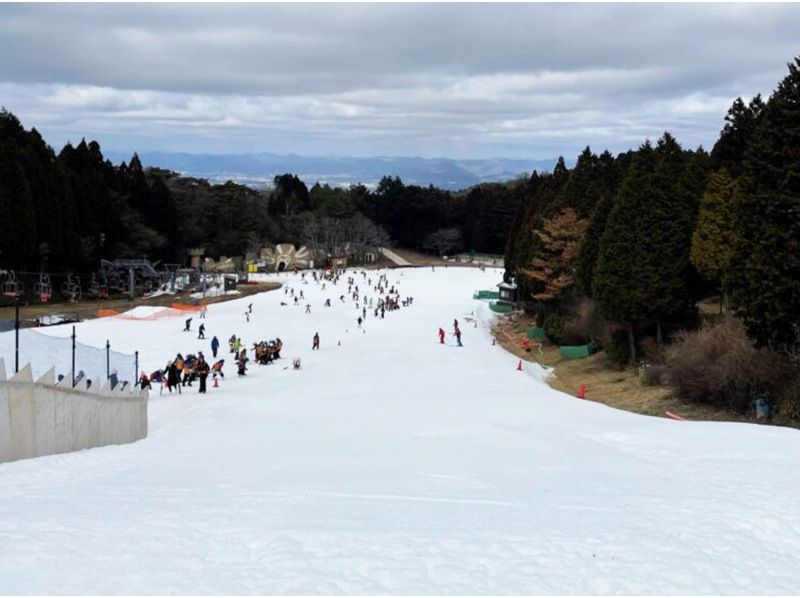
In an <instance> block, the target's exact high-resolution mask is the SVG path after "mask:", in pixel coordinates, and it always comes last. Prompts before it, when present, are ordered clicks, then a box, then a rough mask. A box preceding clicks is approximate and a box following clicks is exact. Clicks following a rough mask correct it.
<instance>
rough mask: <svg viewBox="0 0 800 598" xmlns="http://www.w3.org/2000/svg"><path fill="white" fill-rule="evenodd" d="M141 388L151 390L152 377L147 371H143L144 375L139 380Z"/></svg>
mask: <svg viewBox="0 0 800 598" xmlns="http://www.w3.org/2000/svg"><path fill="white" fill-rule="evenodd" d="M139 388H148V389H149V388H150V377H149V376H148V375H147V372H145V371H142V375H141V377H140V378H139Z"/></svg>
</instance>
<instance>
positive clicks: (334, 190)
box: [0, 110, 525, 271]
mask: <svg viewBox="0 0 800 598" xmlns="http://www.w3.org/2000/svg"><path fill="white" fill-rule="evenodd" d="M524 195H525V184H523V183H521V182H519V181H518V182H512V183H507V184H499V183H497V184H495V183H487V184H484V185H481V186H478V187H474V188H472V189H469V190H467V191H463V192H459V193H452V192H449V191H443V190H440V189H437V188H434V187H419V186H413V185H410V186H408V185H404V184H403V182H402V181H401V180H400V179H399V178H397V177H391V176H386V177H384V178H383V179H382V180H381V181H380V184H379V185H378V186H377V188H376V189H373V190H370V189H368V188H367V187H365V186H363V185H353V186H351V187H349V188H339V187H330V186H328V185H324V184H323V185H320V184H319V183H317V184H314V185H313V186H312V187H311V188H310V189H309V188H308V186H307V185H306V183H305V182H303V181H302V180H300V179H299V178H298V177H297V176H296V175H292V174H283V175H280V176H276V177H275V179H274V187H273V188H272V189H268V190H267V189H262V190H256V189H252V188H250V187H247V186H244V185H239V184H236V183H233V182H228V183H225V184H222V185H213V184H209V182H208V181H206V180H204V179H197V178H190V177H181V176H178V175H177V174H176V173H174V172H170V171H167V170H162V169H158V168H149V169H145V168H143V167H142V164H141V162H140V160H139V158H138V157H137V156H136V155H135V154H134V156H133V157H132V158H131V160H130V161H129V162H127V163H122V164H120V165H118V166H115V165H113V164H111V162H109V161H108V160H106V159H105V158H104V157H103V154H102V151H101V148H100V146H99V145H98V144H97V143H96V142H94V141H93V142H86V141H81V142H80V143H79V144H77V145H72V144H68V145H66V146H65V147H64V148H63V149H62V150H61V152H60V153H58V154H56V153H55V151H54V150H53V149H52V148H51V147H49V146H48V145H47V144H46V143H45V141H44V139H42V137H41V135H39V133H38V132H37V131H36V129H31V130H30V131H26V130H25V129H24V127H23V125H22V124H21V123H20V121H19V120H18V119H17V118H16V117H15V116H14V115H13V114H12V113H10V112H8V111H6V110H2V111H0V213H2V214H3V232H4V234H3V235H2V236H0V267H5V268H16V269H18V270H28V271H38V270H40V269H47V270H51V271H60V270H77V271H92V270H95V269H96V268H97V265H98V264H99V261H100V259H101V258H106V259H112V258H147V259H150V260H153V261H156V260H159V261H163V262H167V263H185V262H186V261H187V253H186V251H187V249H189V248H192V247H203V248H205V250H206V253H207V255H210V256H213V257H217V256H221V255H226V256H232V255H243V254H245V253H246V252H247V251H249V250H255V249H257V248H258V247H261V246H264V245H266V244H269V243H283V242H289V243H296V244H305V243H308V242H309V239H314V238H318V235H316V234H314V233H313V231H316V230H318V229H319V228H320V227H324V228H326V229H330V230H331V231H334V232H335V231H338V233H337V234H336V235H334V236H335V237H337V238H346V239H349V235H350V233H351V231H352V232H353V234H356V235H357V236H360V237H363V234H364V231H365V228H364V227H365V219H366V220H367V221H369V222H370V223H372V224H374V226H375V229H374V235H373V236H375V235H377V236H376V238H379V239H381V240H383V241H385V242H386V243H387V244H397V245H400V246H402V247H406V248H409V249H417V250H420V251H425V252H437V253H440V254H445V253H451V252H456V251H475V252H479V253H496V254H497V253H502V251H503V249H504V247H505V244H506V240H507V238H508V230H509V228H510V226H511V221H512V219H513V218H514V214H515V213H516V211H517V207H518V205H519V204H520V203H521V202H522V200H523V197H524ZM309 235H311V236H309Z"/></svg>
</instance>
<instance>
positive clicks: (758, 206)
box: [729, 57, 800, 351]
mask: <svg viewBox="0 0 800 598" xmlns="http://www.w3.org/2000/svg"><path fill="white" fill-rule="evenodd" d="M788 67H789V74H788V75H787V76H786V77H785V78H784V79H783V81H781V82H780V84H779V85H778V89H777V90H776V91H775V92H774V93H773V94H772V96H770V99H769V101H768V102H767V105H766V106H765V107H764V109H763V111H762V113H761V116H760V118H759V119H758V124H757V125H756V129H755V132H754V133H753V137H752V140H751V141H750V143H749V146H748V149H747V152H746V154H745V161H744V165H743V174H742V190H743V193H741V194H740V195H739V196H738V198H737V202H736V224H735V226H736V241H737V242H736V248H735V253H734V258H733V264H734V266H733V267H732V268H731V269H730V280H729V284H730V294H731V302H732V304H733V305H734V307H735V308H736V311H737V313H738V314H739V315H740V316H741V317H742V319H743V321H744V323H745V326H746V327H747V330H748V333H749V334H750V336H751V337H753V338H754V339H755V340H756V341H757V342H758V344H759V345H766V346H769V347H772V348H774V349H778V350H788V351H796V350H797V349H798V348H800V57H799V58H796V59H795V60H794V61H793V62H792V63H790V64H789V65H788Z"/></svg>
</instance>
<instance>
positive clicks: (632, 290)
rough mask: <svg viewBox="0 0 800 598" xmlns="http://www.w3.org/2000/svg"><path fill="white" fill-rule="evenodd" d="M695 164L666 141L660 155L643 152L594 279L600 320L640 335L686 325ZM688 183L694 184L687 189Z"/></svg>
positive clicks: (612, 216)
mask: <svg viewBox="0 0 800 598" xmlns="http://www.w3.org/2000/svg"><path fill="white" fill-rule="evenodd" d="M690 162H691V160H690V159H689V158H687V155H686V154H685V153H684V152H683V150H681V148H680V146H679V145H678V143H677V142H676V141H675V139H674V138H673V137H672V136H671V135H669V134H668V133H665V134H664V136H663V137H662V138H661V139H660V140H659V142H658V145H657V147H656V148H655V149H653V148H652V147H651V146H650V144H649V143H647V144H645V145H644V146H642V148H640V150H639V152H638V153H637V155H636V157H635V158H634V162H633V164H632V165H631V169H630V171H629V173H628V176H627V177H626V178H625V181H624V183H623V185H622V187H621V189H620V192H619V194H618V196H617V198H616V199H615V201H614V208H613V209H612V211H611V214H610V215H609V218H608V222H607V225H606V230H605V232H604V233H603V236H602V238H601V241H600V252H599V257H598V261H597V266H596V269H595V273H594V279H593V283H592V284H593V289H592V295H593V297H594V298H595V300H596V301H597V303H598V307H599V308H600V311H601V313H602V314H603V315H604V316H605V317H606V318H608V319H609V320H612V321H616V322H619V323H622V324H623V325H625V326H626V327H627V329H628V334H629V342H630V347H631V359H632V360H634V361H635V357H636V352H635V330H636V328H637V327H641V326H644V325H649V324H654V325H655V327H656V338H657V340H658V342H659V344H660V343H661V342H662V329H663V326H664V324H668V323H671V322H676V321H679V320H680V319H681V318H684V317H685V316H686V314H687V313H691V312H692V310H693V305H694V293H693V292H692V285H691V276H692V273H693V270H692V267H691V264H690V262H689V250H690V246H691V235H692V230H693V228H694V222H695V219H696V212H697V199H696V198H695V197H693V196H692V194H691V193H690V192H689V189H690V188H691V187H692V186H693V185H694V178H695V177H694V176H690V175H693V171H692V169H690V168H689V165H690ZM687 181H688V182H687Z"/></svg>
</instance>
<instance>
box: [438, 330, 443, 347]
mask: <svg viewBox="0 0 800 598" xmlns="http://www.w3.org/2000/svg"><path fill="white" fill-rule="evenodd" d="M439 343H440V344H442V345H443V344H444V328H439Z"/></svg>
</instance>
